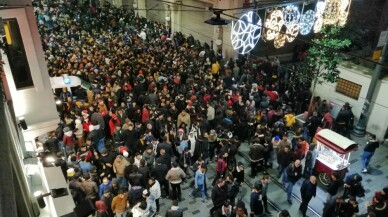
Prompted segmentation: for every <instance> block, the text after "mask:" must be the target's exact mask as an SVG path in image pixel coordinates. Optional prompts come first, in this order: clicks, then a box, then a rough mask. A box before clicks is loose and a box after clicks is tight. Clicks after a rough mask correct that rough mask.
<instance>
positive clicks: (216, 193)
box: [209, 179, 228, 217]
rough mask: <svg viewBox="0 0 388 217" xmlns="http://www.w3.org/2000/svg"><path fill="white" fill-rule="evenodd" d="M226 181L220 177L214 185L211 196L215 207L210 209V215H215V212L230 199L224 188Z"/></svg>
mask: <svg viewBox="0 0 388 217" xmlns="http://www.w3.org/2000/svg"><path fill="white" fill-rule="evenodd" d="M224 185H225V181H224V180H223V179H218V180H217V183H216V185H215V186H214V187H213V190H212V194H211V198H212V202H213V207H212V208H211V209H210V211H209V212H210V216H212V217H213V216H214V212H215V211H217V210H218V209H220V208H221V206H222V205H223V204H224V203H225V201H226V200H227V199H228V194H227V192H226V190H225V188H224Z"/></svg>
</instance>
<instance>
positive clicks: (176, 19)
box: [170, 4, 182, 34]
mask: <svg viewBox="0 0 388 217" xmlns="http://www.w3.org/2000/svg"><path fill="white" fill-rule="evenodd" d="M181 9H182V7H181V6H179V5H176V4H174V5H172V6H171V10H172V11H171V18H170V20H171V21H170V23H171V34H172V33H174V32H181V31H182V28H181V26H182V12H181V11H180V10H181Z"/></svg>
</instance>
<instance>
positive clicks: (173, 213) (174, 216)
mask: <svg viewBox="0 0 388 217" xmlns="http://www.w3.org/2000/svg"><path fill="white" fill-rule="evenodd" d="M165 217H183V210H182V209H181V208H179V206H178V200H173V201H172V206H171V207H170V209H168V210H167V211H166V215H165Z"/></svg>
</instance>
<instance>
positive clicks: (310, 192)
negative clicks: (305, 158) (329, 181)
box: [299, 176, 317, 217]
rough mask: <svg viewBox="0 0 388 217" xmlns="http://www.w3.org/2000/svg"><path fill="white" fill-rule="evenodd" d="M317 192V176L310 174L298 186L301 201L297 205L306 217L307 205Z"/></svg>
mask: <svg viewBox="0 0 388 217" xmlns="http://www.w3.org/2000/svg"><path fill="white" fill-rule="evenodd" d="M316 194H317V177H315V176H310V180H307V179H306V180H304V182H303V184H302V187H301V188H300V195H301V196H302V203H301V204H300V206H299V210H300V211H301V212H302V215H303V217H306V212H307V206H308V204H309V202H310V200H311V198H312V197H315V196H316Z"/></svg>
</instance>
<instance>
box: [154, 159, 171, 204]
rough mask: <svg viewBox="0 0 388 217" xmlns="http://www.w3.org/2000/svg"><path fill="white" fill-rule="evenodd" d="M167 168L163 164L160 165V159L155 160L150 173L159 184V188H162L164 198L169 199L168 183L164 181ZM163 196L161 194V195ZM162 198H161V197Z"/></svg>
mask: <svg viewBox="0 0 388 217" xmlns="http://www.w3.org/2000/svg"><path fill="white" fill-rule="evenodd" d="M168 171H169V170H168V167H167V166H166V165H165V164H162V161H161V159H159V158H157V159H156V165H155V167H154V168H153V169H152V171H151V176H152V177H155V179H156V180H157V181H158V182H159V184H160V187H163V188H164V192H165V194H164V197H167V198H168V197H169V194H170V192H169V189H170V188H169V186H170V185H169V183H168V181H167V179H166V175H167V173H168ZM162 195H163V194H162ZM162 197H163V196H162Z"/></svg>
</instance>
